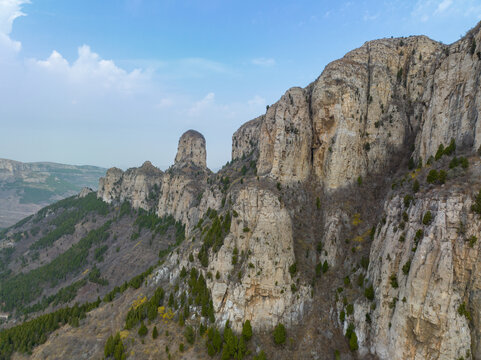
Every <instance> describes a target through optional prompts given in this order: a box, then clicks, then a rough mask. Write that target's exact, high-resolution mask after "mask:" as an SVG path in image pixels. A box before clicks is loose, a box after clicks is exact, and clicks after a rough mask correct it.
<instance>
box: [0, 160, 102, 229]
mask: <svg viewBox="0 0 481 360" xmlns="http://www.w3.org/2000/svg"><path fill="white" fill-rule="evenodd" d="M105 171H106V169H103V168H99V167H96V166H74V165H64V164H55V163H41V162H40V163H22V162H19V161H13V160H7V159H0V228H6V227H8V226H11V225H13V224H15V223H16V222H17V221H19V220H21V219H23V218H24V217H26V216H29V215H31V214H34V213H35V212H36V211H38V210H40V209H41V208H42V207H44V206H46V205H48V204H51V203H53V202H55V201H58V200H60V199H63V198H66V197H68V196H72V195H74V194H76V193H78V192H79V191H80V189H82V188H83V187H89V188H92V189H96V188H97V185H98V181H99V178H100V177H101V176H104V175H105Z"/></svg>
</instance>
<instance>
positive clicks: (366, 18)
mask: <svg viewBox="0 0 481 360" xmlns="http://www.w3.org/2000/svg"><path fill="white" fill-rule="evenodd" d="M379 15H380V14H379V13H377V14H371V13H370V12H369V11H366V12H365V13H364V16H363V20H364V21H374V20H376V19H377V18H378V17H379Z"/></svg>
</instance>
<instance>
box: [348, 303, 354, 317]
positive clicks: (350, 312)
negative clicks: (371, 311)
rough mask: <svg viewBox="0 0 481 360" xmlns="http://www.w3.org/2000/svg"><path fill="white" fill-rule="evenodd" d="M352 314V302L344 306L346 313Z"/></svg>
mask: <svg viewBox="0 0 481 360" xmlns="http://www.w3.org/2000/svg"><path fill="white" fill-rule="evenodd" d="M352 314H354V305H353V304H347V306H346V315H348V316H349V315H352Z"/></svg>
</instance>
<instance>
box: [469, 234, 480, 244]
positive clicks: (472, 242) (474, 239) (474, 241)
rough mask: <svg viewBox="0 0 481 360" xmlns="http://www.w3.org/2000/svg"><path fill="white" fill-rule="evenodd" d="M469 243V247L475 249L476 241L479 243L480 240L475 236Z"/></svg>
mask: <svg viewBox="0 0 481 360" xmlns="http://www.w3.org/2000/svg"><path fill="white" fill-rule="evenodd" d="M468 241H469V247H473V246H474V244H475V243H476V241H478V238H477V237H476V236H475V235H473V236H471V237H470V238H469V239H468Z"/></svg>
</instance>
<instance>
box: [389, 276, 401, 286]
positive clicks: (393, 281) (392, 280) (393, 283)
mask: <svg viewBox="0 0 481 360" xmlns="http://www.w3.org/2000/svg"><path fill="white" fill-rule="evenodd" d="M389 282H390V283H391V286H392V287H393V288H394V289H397V288H398V287H399V284H398V282H397V276H396V274H392V275H391V276H390V277H389Z"/></svg>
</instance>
